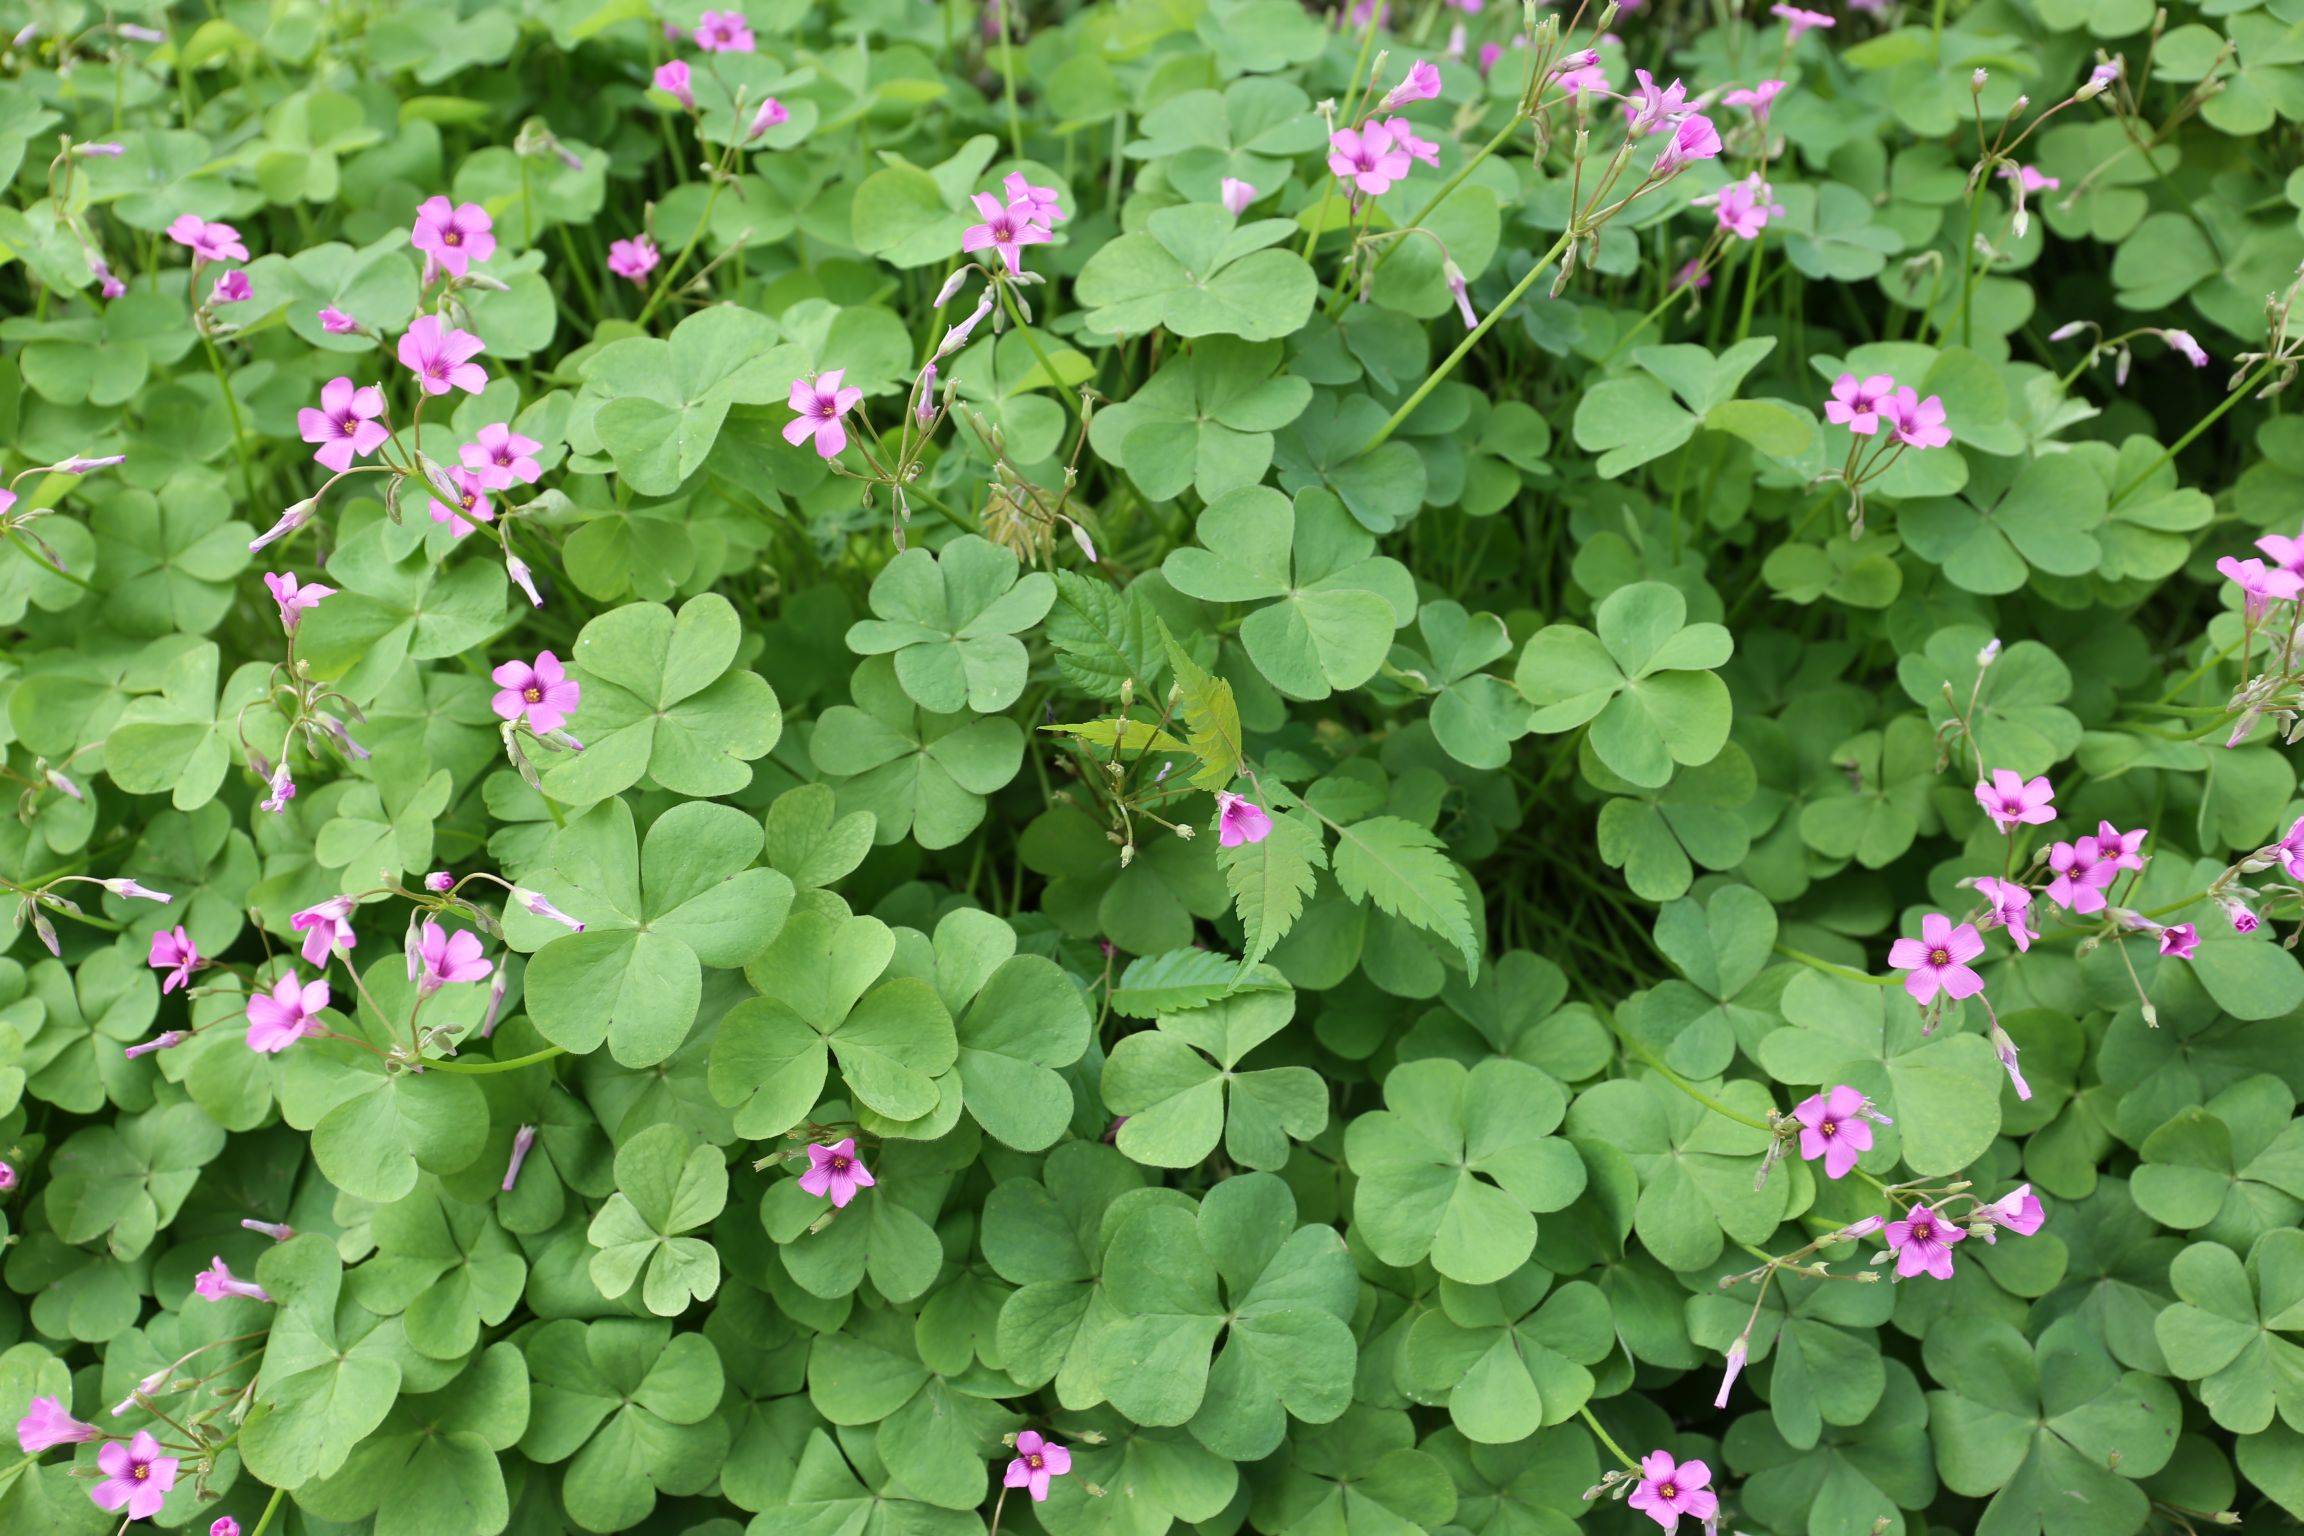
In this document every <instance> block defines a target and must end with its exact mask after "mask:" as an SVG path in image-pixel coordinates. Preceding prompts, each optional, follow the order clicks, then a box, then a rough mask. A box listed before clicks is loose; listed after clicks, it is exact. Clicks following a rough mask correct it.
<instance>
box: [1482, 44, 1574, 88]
mask: <svg viewBox="0 0 2304 1536" xmlns="http://www.w3.org/2000/svg"><path fill="white" fill-rule="evenodd" d="M1503 57H1504V50H1503V49H1502V48H1501V47H1499V46H1498V45H1496V44H1495V43H1482V44H1481V45H1480V53H1479V64H1480V78H1481V79H1483V80H1485V79H1487V78H1488V75H1489V73H1490V72H1491V71H1493V70H1494V69H1495V68H1496V64H1497V61H1498V60H1500V59H1502V58H1503ZM1560 83H1561V84H1562V85H1566V84H1567V83H1568V82H1567V81H1566V80H1565V79H1563V80H1562V81H1561V82H1560Z"/></svg>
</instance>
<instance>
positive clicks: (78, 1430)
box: [16, 1397, 104, 1456]
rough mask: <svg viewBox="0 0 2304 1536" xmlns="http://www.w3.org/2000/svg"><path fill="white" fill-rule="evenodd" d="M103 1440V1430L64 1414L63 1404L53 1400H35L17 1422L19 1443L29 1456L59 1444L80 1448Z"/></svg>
mask: <svg viewBox="0 0 2304 1536" xmlns="http://www.w3.org/2000/svg"><path fill="white" fill-rule="evenodd" d="M103 1438H104V1431H102V1430H100V1429H98V1428H97V1427H96V1426H95V1425H93V1424H84V1423H82V1422H81V1421H80V1420H78V1419H76V1418H74V1417H72V1415H71V1414H69V1413H67V1412H65V1410H64V1404H63V1403H62V1402H61V1401H59V1400H58V1399H56V1398H53V1397H36V1398H34V1399H32V1401H31V1402H30V1403H29V1404H27V1405H26V1406H25V1409H24V1417H22V1418H20V1419H18V1420H17V1421H16V1444H17V1445H18V1446H20V1447H22V1448H23V1451H24V1454H25V1455H27V1456H37V1455H39V1454H40V1453H41V1452H42V1451H51V1450H54V1449H55V1448H56V1447H57V1446H59V1445H79V1444H82V1443H84V1442H86V1441H89V1440H101V1439H103Z"/></svg>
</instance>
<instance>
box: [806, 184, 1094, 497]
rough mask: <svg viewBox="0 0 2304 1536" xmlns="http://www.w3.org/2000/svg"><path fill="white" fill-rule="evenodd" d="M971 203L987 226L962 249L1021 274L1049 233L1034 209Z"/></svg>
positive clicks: (972, 232) (971, 232)
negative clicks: (1029, 252)
mask: <svg viewBox="0 0 2304 1536" xmlns="http://www.w3.org/2000/svg"><path fill="white" fill-rule="evenodd" d="M972 201H973V202H974V203H975V204H976V212H977V214H978V215H979V216H981V217H982V219H983V221H984V222H983V223H981V224H971V225H969V226H968V227H967V228H966V229H964V230H962V231H961V232H960V249H961V250H963V251H966V252H969V253H970V254H974V253H975V252H977V251H983V250H992V251H997V252H999V253H1000V262H1001V264H1002V265H1003V266H1005V267H1006V268H1007V269H1008V270H1009V271H1010V272H1022V271H1023V270H1024V265H1023V261H1024V258H1023V250H1024V247H1025V246H1027V245H1042V244H1045V243H1046V242H1047V239H1048V231H1047V229H1046V228H1044V227H1043V226H1042V225H1041V224H1040V222H1039V221H1038V220H1037V219H1035V218H1033V217H1032V208H1031V205H1030V204H1028V203H1003V202H1002V201H1000V199H999V198H997V197H995V196H993V195H992V194H991V193H989V192H979V193H977V194H976V195H975V197H974V198H973V199H972ZM825 457H826V458H830V457H831V455H830V454H826V455H825Z"/></svg>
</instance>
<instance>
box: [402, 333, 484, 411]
mask: <svg viewBox="0 0 2304 1536" xmlns="http://www.w3.org/2000/svg"><path fill="white" fill-rule="evenodd" d="M484 345H486V343H484V342H482V341H481V340H480V338H479V337H477V336H475V335H473V334H472V333H471V332H470V331H458V330H451V329H449V328H447V327H445V326H443V325H442V324H441V323H440V317H439V316H438V315H419V316H417V317H416V321H415V323H414V324H412V325H410V326H409V327H408V332H407V334H406V335H404V336H402V337H401V338H400V347H399V353H400V361H401V363H402V365H403V366H405V367H406V368H407V369H408V371H409V372H410V373H413V374H415V375H416V382H417V383H418V384H420V385H422V386H423V387H424V393H426V394H428V395H444V394H446V393H448V391H450V390H451V389H461V390H463V391H464V392H465V393H466V394H471V395H476V394H478V393H480V391H482V390H483V389H486V388H487V387H488V371H487V370H486V369H484V368H482V367H481V366H480V365H479V364H478V363H475V362H473V361H472V359H473V358H475V357H478V356H479V355H480V349H481V348H482V347H483V346H484Z"/></svg>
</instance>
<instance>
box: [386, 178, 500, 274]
mask: <svg viewBox="0 0 2304 1536" xmlns="http://www.w3.org/2000/svg"><path fill="white" fill-rule="evenodd" d="M495 228H496V221H495V220H494V219H491V218H490V217H488V210H487V209H485V208H483V207H481V206H480V205H479V204H478V203H451V202H449V201H448V199H446V198H445V197H428V198H426V199H425V200H424V201H423V202H421V203H419V204H417V205H416V227H415V228H414V229H412V230H410V231H409V232H408V240H409V243H410V244H412V245H414V246H415V247H416V249H418V250H420V251H422V252H423V253H424V265H425V269H426V270H427V271H429V270H430V269H431V267H432V265H433V263H435V262H437V263H438V264H439V265H440V266H441V267H442V268H444V269H445V270H446V271H447V273H448V275H449V276H450V277H462V276H463V275H464V274H465V273H466V272H467V271H469V270H470V269H471V266H472V263H474V262H476V261H486V260H487V259H488V258H489V257H491V256H493V255H495V254H496V236H495V234H494V232H493V231H494V230H495Z"/></svg>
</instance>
